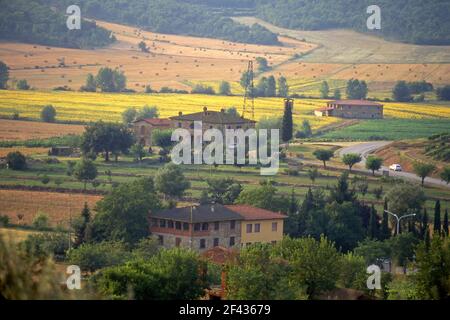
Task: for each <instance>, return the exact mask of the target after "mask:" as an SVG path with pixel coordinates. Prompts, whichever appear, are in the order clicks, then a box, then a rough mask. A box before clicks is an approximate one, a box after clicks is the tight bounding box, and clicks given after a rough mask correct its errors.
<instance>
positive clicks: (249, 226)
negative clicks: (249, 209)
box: [247, 223, 253, 233]
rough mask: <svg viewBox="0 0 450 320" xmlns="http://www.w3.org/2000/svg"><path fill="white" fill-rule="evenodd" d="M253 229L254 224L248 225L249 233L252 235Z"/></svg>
mask: <svg viewBox="0 0 450 320" xmlns="http://www.w3.org/2000/svg"><path fill="white" fill-rule="evenodd" d="M252 229H253V225H252V224H250V223H249V224H247V233H252Z"/></svg>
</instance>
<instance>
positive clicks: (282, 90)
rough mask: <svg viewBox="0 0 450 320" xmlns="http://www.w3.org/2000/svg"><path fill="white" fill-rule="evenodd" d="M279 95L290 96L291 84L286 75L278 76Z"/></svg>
mask: <svg viewBox="0 0 450 320" xmlns="http://www.w3.org/2000/svg"><path fill="white" fill-rule="evenodd" d="M278 96H279V97H283V98H287V97H288V96H289V86H288V84H287V80H286V78H285V77H280V78H278Z"/></svg>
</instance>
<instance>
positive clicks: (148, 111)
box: [136, 105, 159, 120]
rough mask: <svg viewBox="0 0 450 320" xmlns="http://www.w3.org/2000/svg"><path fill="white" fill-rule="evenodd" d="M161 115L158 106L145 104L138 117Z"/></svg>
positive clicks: (146, 117)
mask: <svg viewBox="0 0 450 320" xmlns="http://www.w3.org/2000/svg"><path fill="white" fill-rule="evenodd" d="M158 117H159V111H158V107H157V106H151V107H150V106H147V105H146V106H144V107H143V108H142V109H141V110H139V111H138V113H137V115H136V119H138V120H139V119H154V118H158Z"/></svg>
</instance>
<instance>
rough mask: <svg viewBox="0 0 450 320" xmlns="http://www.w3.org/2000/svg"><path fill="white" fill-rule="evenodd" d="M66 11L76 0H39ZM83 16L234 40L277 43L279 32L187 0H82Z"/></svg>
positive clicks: (168, 31) (78, 2)
mask: <svg viewBox="0 0 450 320" xmlns="http://www.w3.org/2000/svg"><path fill="white" fill-rule="evenodd" d="M39 1H40V2H41V3H44V4H47V5H51V6H54V7H56V8H58V9H59V10H64V8H66V7H67V6H69V5H71V4H72V3H73V1H72V0H39ZM76 3H77V5H79V6H80V7H81V12H82V15H85V16H86V17H89V18H95V19H101V20H105V21H110V22H116V23H121V24H127V25H133V26H137V27H140V28H142V29H145V30H149V31H153V32H160V33H168V34H180V35H190V36H199V37H211V38H218V39H224V40H228V41H234V42H244V43H255V44H267V45H275V44H279V42H278V37H277V35H276V34H274V33H272V32H270V31H269V30H267V29H266V28H264V27H262V26H261V25H258V24H255V25H253V26H252V27H248V26H245V25H242V24H239V23H237V22H234V21H233V20H232V19H230V18H228V17H226V16H225V15H224V14H221V13H218V12H216V11H215V10H212V9H211V8H210V7H208V6H203V5H201V4H200V5H198V4H195V3H191V2H187V1H184V0H107V1H105V0H78V1H76Z"/></svg>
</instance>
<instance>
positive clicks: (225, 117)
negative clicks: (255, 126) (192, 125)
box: [170, 110, 255, 124]
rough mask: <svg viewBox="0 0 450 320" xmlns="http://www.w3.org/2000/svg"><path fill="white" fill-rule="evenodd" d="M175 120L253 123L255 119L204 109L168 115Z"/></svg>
mask: <svg viewBox="0 0 450 320" xmlns="http://www.w3.org/2000/svg"><path fill="white" fill-rule="evenodd" d="M170 119H172V120H176V121H202V122H204V123H215V124H245V123H254V122H255V121H253V120H249V119H245V118H241V117H239V116H236V115H232V114H228V113H225V112H218V111H209V110H204V111H203V112H197V113H191V114H186V115H179V116H176V117H170Z"/></svg>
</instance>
